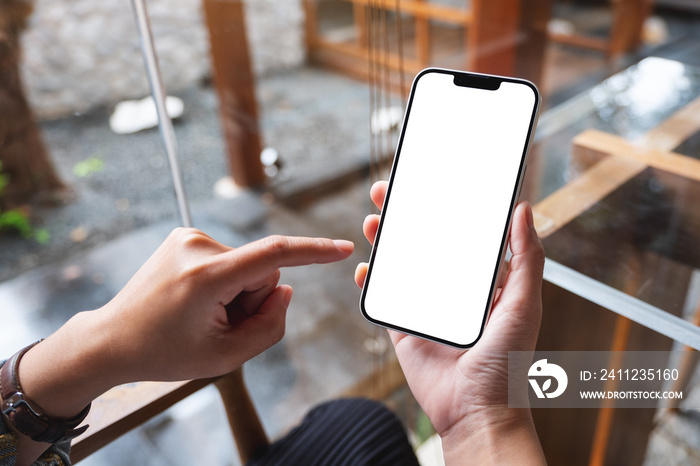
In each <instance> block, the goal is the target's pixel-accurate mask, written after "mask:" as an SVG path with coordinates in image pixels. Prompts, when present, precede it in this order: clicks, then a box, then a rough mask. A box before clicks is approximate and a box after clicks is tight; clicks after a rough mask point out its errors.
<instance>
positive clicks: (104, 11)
mask: <svg viewBox="0 0 700 466" xmlns="http://www.w3.org/2000/svg"><path fill="white" fill-rule="evenodd" d="M147 5H148V8H149V13H150V17H151V23H152V27H153V35H154V38H155V41H156V48H157V52H158V57H159V59H160V65H161V71H162V73H163V78H164V82H165V86H166V89H167V90H168V91H169V93H173V92H176V91H177V90H178V89H181V88H183V87H186V86H189V85H192V84H193V83H195V82H196V81H198V80H199V79H201V78H202V77H204V76H207V75H209V73H210V66H209V52H208V49H209V44H208V36H207V31H206V29H205V27H204V25H203V19H202V11H201V0H148V1H147ZM246 8H247V9H246V20H247V26H248V33H249V43H250V46H251V49H252V53H253V62H254V67H255V71H256V73H257V74H258V75H264V74H266V73H271V72H276V71H279V70H281V69H286V68H291V67H296V66H299V65H300V64H301V63H302V62H303V60H304V47H303V22H304V14H303V10H302V8H301V0H246ZM23 52H24V57H23V65H22V66H23V68H22V73H23V79H24V84H25V87H26V89H27V94H28V97H29V99H30V102H31V104H32V106H33V108H34V109H35V112H36V114H37V116H38V117H39V118H56V117H60V116H63V115H67V114H72V113H76V112H84V111H86V110H89V109H90V108H92V107H95V106H99V105H105V104H108V105H109V104H113V103H115V102H118V101H119V100H123V99H129V98H141V97H144V96H145V95H147V94H148V92H149V90H148V82H147V80H146V75H145V71H144V66H143V61H142V58H141V53H140V48H139V43H138V37H137V33H136V27H135V25H134V19H133V15H132V12H131V6H130V1H129V0H118V1H99V0H35V11H34V14H33V15H32V17H31V19H30V24H29V28H28V30H27V31H26V32H25V33H24V36H23Z"/></svg>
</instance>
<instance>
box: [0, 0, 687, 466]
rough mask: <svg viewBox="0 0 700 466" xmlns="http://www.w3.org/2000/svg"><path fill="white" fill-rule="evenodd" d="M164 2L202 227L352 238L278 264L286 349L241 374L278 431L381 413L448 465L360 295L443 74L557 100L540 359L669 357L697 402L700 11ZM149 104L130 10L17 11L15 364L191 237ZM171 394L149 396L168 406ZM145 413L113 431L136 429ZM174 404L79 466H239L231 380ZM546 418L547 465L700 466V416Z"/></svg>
mask: <svg viewBox="0 0 700 466" xmlns="http://www.w3.org/2000/svg"><path fill="white" fill-rule="evenodd" d="M146 5H147V8H148V19H149V21H150V31H151V33H152V40H153V44H154V45H155V50H156V52H157V57H158V62H159V68H160V74H161V76H162V83H163V86H164V88H165V90H166V92H167V95H168V99H167V108H168V113H169V114H170V116H171V118H172V120H173V125H174V135H175V139H176V141H177V147H176V149H177V151H176V152H177V157H178V167H179V170H180V171H181V173H182V179H183V186H184V194H185V196H186V201H187V204H188V209H189V212H190V213H191V220H192V224H193V225H194V226H195V227H197V228H200V229H202V230H203V231H205V232H206V233H208V234H209V235H211V236H213V237H214V238H215V239H217V240H219V241H221V242H223V243H225V244H228V245H231V246H234V247H235V246H240V245H242V244H245V243H247V242H249V241H252V240H255V239H258V238H261V237H264V236H267V235H269V234H291V235H310V236H329V237H332V238H347V239H350V240H352V241H354V242H355V245H356V251H355V253H354V254H353V256H352V257H351V258H350V259H348V260H346V261H344V262H343V263H339V264H332V265H324V266H310V267H303V268H298V269H294V270H285V271H283V274H282V280H283V281H284V282H286V283H289V284H291V285H292V286H293V287H294V288H295V297H294V300H293V302H292V304H291V307H290V311H289V314H288V326H287V334H286V336H285V338H284V340H283V341H282V342H280V343H279V344H278V345H276V346H275V347H273V348H272V349H270V350H269V351H267V352H266V353H265V354H263V355H261V356H259V357H257V358H255V359H254V360H252V361H250V362H249V363H248V364H246V366H245V374H246V384H247V386H248V390H249V392H250V396H251V398H252V399H253V402H254V403H255V406H256V410H257V414H258V415H259V418H260V421H261V422H262V425H263V427H264V430H265V431H266V432H267V435H268V436H269V437H270V438H276V437H279V436H280V435H282V434H284V433H285V432H287V431H288V430H289V428H290V427H291V426H293V425H294V424H295V423H296V422H298V421H299V420H300V419H301V418H302V416H303V415H304V413H305V412H306V411H308V409H309V408H310V407H312V406H314V405H315V404H317V403H320V402H322V401H324V400H327V399H331V398H335V397H338V396H358V395H361V396H368V397H372V398H376V399H380V400H383V401H385V402H386V403H387V404H388V405H389V406H390V407H391V408H392V409H393V410H394V411H395V412H397V414H399V416H400V417H401V418H402V419H403V420H404V422H405V423H406V425H407V427H408V429H409V431H410V435H411V439H412V441H413V442H414V444H415V446H416V448H417V449H419V450H420V451H421V455H422V456H421V461H422V463H423V464H425V465H429V464H440V463H439V461H440V460H439V452H438V451H436V450H435V449H434V448H433V447H434V444H435V437H434V436H433V431H432V427H431V426H430V423H429V421H428V420H427V418H426V417H425V416H424V415H423V414H422V413H421V411H420V409H419V408H418V407H417V405H416V403H415V401H414V400H413V398H412V396H411V394H410V391H409V390H408V389H407V388H406V386H405V381H404V380H403V377H402V375H401V371H400V369H399V367H398V364H397V362H396V358H395V356H394V354H393V349H392V347H391V344H390V343H389V341H388V339H387V338H386V335H385V332H384V331H382V330H381V329H378V328H375V327H373V326H371V325H369V324H368V323H367V322H365V321H364V319H363V318H362V316H361V315H360V312H359V309H358V301H359V294H360V291H359V289H357V287H356V286H355V284H354V282H353V272H354V269H355V266H356V264H357V263H358V262H360V261H366V260H367V258H368V257H369V251H370V250H369V246H368V244H367V242H366V240H365V239H364V237H363V235H362V231H361V225H362V220H363V219H364V216H365V215H366V214H367V213H369V212H374V211H376V210H374V207H373V206H372V205H371V203H370V201H369V195H368V193H369V186H370V185H371V182H373V181H376V180H378V179H383V178H386V177H387V176H388V173H389V169H390V166H391V161H392V157H393V151H394V146H395V144H396V137H397V131H398V128H399V126H400V123H401V119H402V116H403V109H404V105H405V101H406V97H407V94H408V90H409V88H410V83H411V80H412V77H413V76H414V75H415V74H416V73H417V72H418V71H419V70H420V69H422V68H425V67H428V66H440V67H446V68H453V69H461V70H467V71H476V72H484V73H492V74H499V75H507V76H518V77H522V78H525V79H529V80H531V81H533V82H534V83H535V84H536V85H537V86H538V87H539V89H540V91H541V93H542V97H543V102H542V111H541V114H540V119H539V126H538V129H537V132H536V136H535V144H534V146H533V148H532V150H531V156H530V157H531V158H530V163H529V169H528V173H527V177H526V181H525V184H524V187H523V192H522V195H521V198H524V199H527V200H529V201H530V202H531V203H532V204H533V205H534V206H535V209H534V210H535V220H536V226H537V229H538V233H539V234H540V236H541V237H542V238H543V242H544V244H545V249H546V252H547V257H548V261H549V264H554V266H555V267H554V268H552V267H550V268H549V269H548V272H547V275H546V277H545V278H546V283H545V288H544V305H545V315H544V320H543V326H542V331H541V334H540V339H539V343H538V349H541V350H550V351H566V350H569V351H573V350H576V351H593V350H664V351H666V350H676V354H677V356H674V357H673V358H671V359H670V360H669V361H668V365H669V367H678V368H680V369H682V370H681V374H682V377H681V380H678V381H676V382H677V383H678V384H679V386H682V387H683V388H684V389H687V390H688V393H691V394H695V391H694V387H695V386H696V384H697V377H696V376H695V373H696V371H695V367H696V365H697V360H696V357H695V354H696V353H695V349H697V348H698V346H699V344H698V342H700V329H698V328H697V325H698V324H699V323H700V273H699V272H698V269H699V267H700V246H699V243H698V234H699V233H698V232H700V211H699V210H698V209H697V207H696V206H697V202H698V199H700V161H699V160H698V159H699V158H700V2H698V1H696V0H499V1H497V2H493V1H491V2H489V1H486V0H256V1H252V0H251V1H239V0H229V1H222V0H150V1H148V2H146ZM142 19H143V18H142ZM146 41H147V42H148V37H146ZM150 96H151V90H150V87H149V80H148V73H147V71H146V68H145V67H144V59H143V56H142V47H141V42H140V40H139V32H138V29H137V21H136V20H135V17H134V11H133V9H132V4H130V3H129V2H128V1H126V0H122V1H120V2H95V1H88V0H71V1H68V0H50V1H49V0H5V1H3V2H2V4H1V5H0V164H1V165H0V322H1V323H0V330H1V335H2V337H1V339H2V341H1V342H0V350H1V351H0V356H2V355H6V356H9V355H10V354H12V353H14V352H15V351H16V349H17V348H20V347H22V346H24V345H26V344H28V343H29V342H31V341H32V340H33V339H36V338H39V337H44V336H47V335H48V334H49V333H50V332H52V331H53V330H55V329H57V328H58V327H59V326H60V325H61V324H62V323H64V322H65V321H66V320H67V319H69V318H70V317H71V316H72V315H74V314H75V313H77V312H80V311H83V310H89V309H97V308H99V307H101V306H102V305H104V304H105V303H106V302H107V301H109V299H111V298H112V297H113V296H114V295H115V294H116V292H117V291H118V290H119V289H120V288H121V287H122V286H123V285H124V284H125V283H126V281H127V280H128V279H129V278H130V276H131V275H132V274H133V273H134V272H135V271H136V270H137V269H138V268H139V267H140V265H141V264H142V263H143V262H144V261H145V260H146V259H147V258H148V257H149V255H150V254H151V253H152V252H153V251H154V250H155V248H156V247H157V246H158V245H159V244H160V242H162V240H163V239H164V238H165V237H166V236H167V234H168V233H169V231H170V230H171V229H172V228H174V227H176V226H178V225H180V224H181V223H182V210H181V208H179V207H178V203H177V201H176V196H175V192H174V184H173V176H172V166H171V165H170V163H169V159H168V157H167V155H166V150H165V148H164V145H163V142H162V138H161V133H159V130H158V127H157V124H158V117H157V114H156V110H155V106H154V104H153V100H152V99H151V97H150ZM171 152H172V151H171ZM444 168H445V170H450V167H444ZM417 189H419V187H417ZM455 214H456V215H459V213H457V212H456V213H455ZM582 277H585V279H584V278H582ZM649 316H652V317H649ZM693 348H695V349H693ZM129 389H134V390H141V389H143V388H139V387H131V388H129V387H127V391H128V390H129ZM147 390H151V389H147ZM159 390H161V391H159ZM151 391H152V399H153V400H154V402H155V401H157V400H159V399H161V398H162V397H163V396H164V394H167V393H170V392H171V391H172V389H171V388H168V387H166V388H162V389H153V390H151ZM191 391H194V389H193V390H191ZM139 393H142V392H139ZM129 396H130V395H129V394H128V393H127V394H125V393H122V392H119V393H118V394H117V395H115V396H114V397H113V398H112V399H111V401H110V402H111V403H113V404H114V406H112V408H111V409H112V411H110V412H109V413H107V412H106V411H105V412H106V413H107V414H104V415H103V416H104V419H102V421H99V422H97V424H100V423H102V424H103V425H106V426H109V425H113V424H116V423H117V421H118V420H119V419H121V418H122V417H123V416H125V414H124V413H130V412H131V411H133V410H134V408H133V406H130V405H129V403H130V401H129V400H131V398H129ZM149 396H151V395H149ZM692 396H693V395H691V398H692ZM694 396H697V394H695V395H694ZM174 398H175V399H174V400H171V401H170V402H169V404H172V403H173V402H175V401H178V400H179V399H182V401H179V402H178V403H177V404H175V405H174V406H173V407H171V408H169V409H167V410H165V411H164V412H162V413H159V411H162V409H160V408H159V409H155V408H154V409H153V410H152V411H150V412H149V414H148V415H147V416H145V417H144V418H143V419H140V420H139V421H138V422H136V421H133V424H134V425H136V424H139V423H140V422H142V421H144V420H145V419H148V420H146V422H145V423H144V424H141V425H140V427H138V428H136V429H134V430H130V431H129V432H128V433H126V434H124V435H121V436H119V437H118V438H117V439H116V440H115V441H114V442H112V443H110V444H109V445H107V446H105V447H104V448H101V449H99V450H98V451H97V452H96V453H94V454H92V455H91V456H88V457H87V459H85V460H84V461H83V462H82V464H101V465H109V464H124V463H125V462H126V461H131V462H133V463H135V464H153V465H159V464H211V465H233V464H240V461H239V459H238V456H237V454H236V446H235V443H234V442H233V440H232V439H231V434H230V430H229V426H228V422H227V419H226V413H225V410H224V408H223V407H222V402H221V400H220V398H219V394H218V393H217V391H216V389H215V388H214V387H213V386H212V385H207V386H206V387H205V388H203V389H201V390H199V391H196V392H195V393H194V394H192V395H190V396H185V395H178V396H175V397H174ZM148 399H149V400H150V399H151V398H148ZM690 406H692V403H691V404H690ZM695 406H697V403H696V404H695ZM146 408H148V403H146ZM208 408H211V409H208ZM147 411H148V410H147ZM204 412H206V415H203V414H202V413H204ZM100 413H101V412H100ZM100 415H102V414H100ZM534 415H535V421H536V426H537V429H538V433H539V435H540V439H541V441H542V443H543V447H544V449H545V453H546V455H547V457H548V460H549V462H550V463H551V464H591V465H593V464H615V465H620V464H624V465H637V464H647V465H657V464H688V465H691V464H700V416H699V414H698V412H697V411H696V410H694V409H691V408H686V407H685V405H684V403H680V404H676V405H663V406H659V408H658V409H657V410H649V409H647V410H630V409H624V410H623V409H615V406H614V405H613V404H608V405H603V406H601V408H600V409H597V410H593V409H587V410H543V409H542V410H535V412H534ZM93 424H95V421H93ZM113 437H117V435H113ZM95 448H96V447H95ZM125 459H126V461H125Z"/></svg>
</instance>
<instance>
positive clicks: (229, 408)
mask: <svg viewBox="0 0 700 466" xmlns="http://www.w3.org/2000/svg"><path fill="white" fill-rule="evenodd" d="M215 385H216V388H217V389H218V390H219V393H220V394H221V400H222V401H223V403H224V407H225V408H226V416H227V417H228V422H229V425H230V426H231V432H232V433H233V438H234V439H235V440H236V446H237V447H238V455H239V456H240V457H241V461H242V462H243V464H245V463H247V462H248V460H249V459H250V458H252V456H253V454H254V453H255V452H256V451H257V450H258V449H259V448H261V447H264V446H266V445H268V444H269V440H268V439H267V435H266V434H265V430H264V429H263V426H262V423H261V422H260V418H259V417H258V413H257V411H256V410H255V406H254V405H253V402H252V400H251V399H250V395H249V394H248V390H247V389H246V386H245V382H244V380H243V367H240V368H238V369H236V370H235V371H233V372H231V373H230V374H228V375H225V376H223V377H221V378H220V379H218V380H217V381H216V382H215Z"/></svg>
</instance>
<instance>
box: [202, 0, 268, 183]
mask: <svg viewBox="0 0 700 466" xmlns="http://www.w3.org/2000/svg"><path fill="white" fill-rule="evenodd" d="M203 6H204V13H205V18H206V23H207V28H208V30H209V43H210V47H211V57H212V66H213V68H214V80H215V82H216V89H217V92H218V94H219V105H220V113H221V124H222V128H223V132H224V136H225V139H226V145H227V148H228V159H229V164H230V168H231V172H232V176H233V180H234V181H235V182H236V184H238V185H239V186H243V187H254V186H261V185H263V184H264V183H265V172H264V171H263V167H262V163H261V162H260V152H261V151H262V143H261V137H260V127H259V124H258V105H257V99H256V97H255V78H254V75H253V70H252V66H251V60H250V53H249V51H248V37H247V35H246V28H245V13H244V9H243V2H242V1H241V0H227V1H223V0H203Z"/></svg>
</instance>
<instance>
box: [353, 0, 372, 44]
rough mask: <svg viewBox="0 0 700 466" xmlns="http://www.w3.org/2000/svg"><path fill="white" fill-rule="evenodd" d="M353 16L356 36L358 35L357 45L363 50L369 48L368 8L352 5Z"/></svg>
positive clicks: (356, 4) (357, 4)
mask: <svg viewBox="0 0 700 466" xmlns="http://www.w3.org/2000/svg"><path fill="white" fill-rule="evenodd" d="M352 15H353V20H354V22H355V34H357V45H358V46H359V47H361V48H363V49H366V48H367V45H368V44H369V42H368V37H367V34H368V31H367V6H365V5H361V4H359V3H353V4H352Z"/></svg>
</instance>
